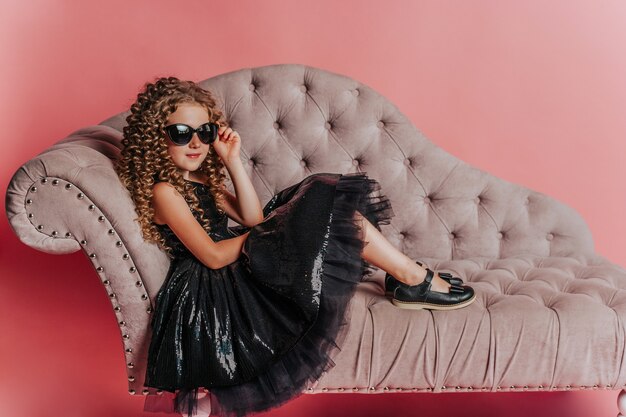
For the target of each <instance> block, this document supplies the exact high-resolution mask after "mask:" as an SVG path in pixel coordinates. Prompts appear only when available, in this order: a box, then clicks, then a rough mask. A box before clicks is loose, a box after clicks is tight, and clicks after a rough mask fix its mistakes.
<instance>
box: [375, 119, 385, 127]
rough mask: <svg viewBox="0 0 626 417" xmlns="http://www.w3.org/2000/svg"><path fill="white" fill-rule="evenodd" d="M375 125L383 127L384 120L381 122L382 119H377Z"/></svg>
mask: <svg viewBox="0 0 626 417" xmlns="http://www.w3.org/2000/svg"><path fill="white" fill-rule="evenodd" d="M376 126H378V127H383V126H385V122H383V121H382V120H379V121H378V122H377V123H376Z"/></svg>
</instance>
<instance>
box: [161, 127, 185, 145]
mask: <svg viewBox="0 0 626 417" xmlns="http://www.w3.org/2000/svg"><path fill="white" fill-rule="evenodd" d="M167 133H168V135H169V137H170V139H171V140H172V142H174V143H175V144H177V145H185V144H186V143H187V142H189V139H190V138H191V130H190V129H189V126H186V125H183V124H175V125H171V126H168V127H167Z"/></svg>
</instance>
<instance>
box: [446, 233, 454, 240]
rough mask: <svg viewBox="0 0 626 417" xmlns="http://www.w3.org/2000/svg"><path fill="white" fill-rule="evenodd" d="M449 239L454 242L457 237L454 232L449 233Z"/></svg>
mask: <svg viewBox="0 0 626 417" xmlns="http://www.w3.org/2000/svg"><path fill="white" fill-rule="evenodd" d="M448 237H449V238H450V239H451V240H452V239H454V238H455V237H456V235H455V234H454V232H450V233H448Z"/></svg>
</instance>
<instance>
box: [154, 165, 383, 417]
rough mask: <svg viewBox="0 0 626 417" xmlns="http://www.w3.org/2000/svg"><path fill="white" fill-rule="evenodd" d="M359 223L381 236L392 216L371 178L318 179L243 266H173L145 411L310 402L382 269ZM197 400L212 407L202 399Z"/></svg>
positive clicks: (274, 216) (290, 194) (258, 241)
mask: <svg viewBox="0 0 626 417" xmlns="http://www.w3.org/2000/svg"><path fill="white" fill-rule="evenodd" d="M357 210H358V211H359V212H360V213H361V214H362V215H363V216H364V217H366V218H367V219H368V220H369V221H370V222H371V223H372V224H373V225H374V226H375V227H376V228H377V229H378V230H380V225H381V224H388V223H389V221H390V219H391V218H392V217H393V216H394V213H393V210H392V208H391V204H390V202H389V200H388V199H387V197H386V196H384V195H382V194H381V193H380V185H379V183H378V182H377V181H376V180H374V179H371V178H368V177H367V175H366V174H365V173H354V174H334V173H322V174H312V175H310V176H309V177H307V178H305V179H304V180H302V181H301V182H299V183H297V184H294V185H292V186H290V187H288V188H286V189H284V190H282V191H280V192H279V193H277V194H276V195H275V196H274V197H273V198H272V199H271V200H270V201H269V202H268V203H267V205H266V206H265V207H264V209H263V212H264V215H265V218H264V220H263V222H261V223H259V224H257V225H256V226H254V227H252V228H243V227H237V228H229V230H228V232H229V233H230V236H231V237H232V236H235V235H237V234H240V233H243V232H245V231H250V234H249V236H248V238H247V239H246V241H245V243H244V247H243V250H242V254H241V256H240V258H239V259H238V260H237V261H236V262H234V263H232V264H230V265H227V266H225V267H223V268H220V269H210V268H208V267H206V266H205V265H204V264H202V263H200V262H199V261H198V260H197V259H196V258H195V257H193V256H190V257H180V258H175V259H174V260H173V261H172V265H171V267H170V270H169V272H168V275H167V277H166V280H165V282H164V283H163V286H162V287H161V289H160V290H159V293H158V295H157V298H156V303H155V310H154V313H153V314H154V316H153V320H152V323H151V328H152V339H151V344H150V349H149V354H148V368H147V372H146V381H145V385H146V386H148V387H154V388H159V389H161V390H164V391H166V394H167V393H171V394H172V397H169V399H167V398H168V397H164V396H162V395H161V396H159V395H150V396H148V397H146V400H145V401H146V402H145V405H144V410H145V411H164V412H178V413H181V414H187V415H191V414H192V413H195V412H196V411H197V409H198V408H199V409H200V411H203V412H204V413H207V414H208V413H209V411H210V415H220V416H226V417H241V416H244V415H247V414H251V413H255V412H265V411H268V410H270V409H272V408H275V407H278V406H280V405H282V404H284V403H285V402H287V401H289V400H292V399H294V398H296V397H297V396H299V395H300V394H302V393H303V392H304V390H305V389H306V387H307V385H308V384H310V383H314V382H315V381H317V380H318V379H319V378H320V377H321V375H322V373H323V372H324V371H328V370H329V369H331V368H332V367H333V366H334V365H335V363H334V362H333V360H332V358H333V356H334V355H335V354H336V352H337V351H338V350H340V349H341V346H342V344H343V341H344V338H345V335H346V333H347V324H348V323H349V321H350V317H349V309H348V308H347V307H348V304H349V299H350V298H351V297H352V295H353V293H354V290H355V286H356V284H357V283H359V282H360V281H361V280H362V279H363V277H364V276H366V275H369V274H370V273H371V272H372V271H373V267H372V266H371V265H370V264H368V263H367V262H366V261H365V260H364V259H362V258H361V253H362V251H363V248H364V245H365V244H366V243H365V241H364V239H363V236H364V230H363V228H362V223H361V222H359V220H358V219H359V217H358V216H356V215H355V214H356V213H355V212H356V211H357ZM198 396H204V397H202V398H200V399H198Z"/></svg>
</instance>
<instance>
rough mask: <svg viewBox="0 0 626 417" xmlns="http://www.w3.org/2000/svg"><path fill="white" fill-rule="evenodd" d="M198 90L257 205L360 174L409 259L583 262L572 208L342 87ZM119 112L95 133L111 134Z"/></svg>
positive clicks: (273, 77) (224, 78) (292, 82)
mask: <svg viewBox="0 0 626 417" xmlns="http://www.w3.org/2000/svg"><path fill="white" fill-rule="evenodd" d="M199 84H200V85H201V86H202V87H203V88H206V89H208V90H210V91H211V92H213V93H214V95H215V96H216V98H217V100H218V102H219V103H220V105H221V108H222V109H223V110H224V112H225V116H226V118H227V120H228V122H229V124H230V125H231V126H232V128H233V129H235V130H237V131H238V132H239V133H240V135H241V138H242V151H241V153H242V158H244V163H245V166H246V167H247V168H248V174H249V175H250V177H251V179H252V181H253V184H254V187H255V189H256V190H257V192H258V194H259V198H260V199H261V201H262V202H263V203H265V202H267V201H268V200H269V199H270V198H271V197H272V195H274V194H275V193H276V192H277V191H279V190H280V189H282V188H284V187H287V186H289V185H291V184H293V183H295V182H297V181H299V180H301V179H303V178H304V177H305V176H307V175H309V174H311V173H314V172H341V173H347V172H355V171H360V172H366V173H367V174H368V175H369V176H370V177H371V178H375V179H376V180H378V181H379V182H380V183H381V186H382V192H383V193H384V194H386V195H388V196H389V198H390V200H391V202H392V205H393V208H394V212H395V214H396V216H395V217H394V219H393V220H392V222H391V224H390V225H389V226H388V227H385V226H383V227H384V234H385V235H386V237H387V238H388V239H389V240H391V241H392V242H393V243H394V244H395V245H396V247H398V248H400V249H401V250H402V251H403V252H404V253H406V254H408V255H409V256H410V257H413V258H415V259H417V258H433V259H440V260H455V259H466V258H474V257H484V258H487V259H493V258H505V257H509V256H515V255H520V254H531V255H537V256H541V257H544V256H573V255H578V256H594V247H593V239H592V236H591V232H590V230H589V227H588V225H587V223H586V222H585V220H584V219H583V218H582V216H580V214H579V213H578V212H576V211H575V210H574V209H573V208H571V207H570V206H567V205H566V204H564V203H562V202H560V201H557V200H556V199H554V198H552V197H550V196H548V195H545V194H543V193H540V192H537V191H534V190H531V189H529V188H527V187H524V186H522V185H519V184H515V183H512V182H509V181H505V180H503V179H500V178H497V177H495V176H493V175H491V174H489V173H487V172H485V171H483V170H480V169H477V168H475V167H472V166H470V165H469V164H467V163H465V162H463V161H461V160H459V159H458V158H456V157H454V156H453V155H451V154H449V153H447V152H446V151H444V150H443V149H441V148H440V147H438V146H436V145H435V144H433V143H432V142H431V141H430V140H429V139H427V138H426V137H425V136H424V135H423V134H422V133H421V132H420V131H419V130H418V129H417V128H416V127H415V126H414V125H413V124H412V123H411V121H410V120H408V119H407V117H406V116H404V115H403V114H402V113H401V112H400V110H399V109H398V108H397V107H396V106H395V105H394V104H392V103H391V102H390V101H389V100H387V99H386V98H385V97H383V96H382V95H380V94H379V93H377V92H376V91H374V90H373V89H372V88H370V87H369V86H367V85H365V84H363V83H360V82H358V81H356V80H354V79H352V78H349V77H347V76H344V75H341V74H336V73H332V72H329V71H326V70H322V69H318V68H313V67H310V66H305V65H298V64H277V65H270V66H264V67H257V68H244V69H240V70H236V71H232V72H229V73H224V74H221V75H218V76H215V77H212V78H209V79H207V80H204V81H201V82H199ZM129 113H130V112H123V113H120V114H118V115H115V116H113V117H111V118H109V119H107V120H105V121H103V122H101V124H102V125H106V126H110V127H112V128H114V129H116V130H118V131H120V132H121V130H122V127H123V126H124V125H125V118H126V116H127V115H128V114H129ZM520 163H523V162H520ZM230 188H231V190H232V187H230Z"/></svg>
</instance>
